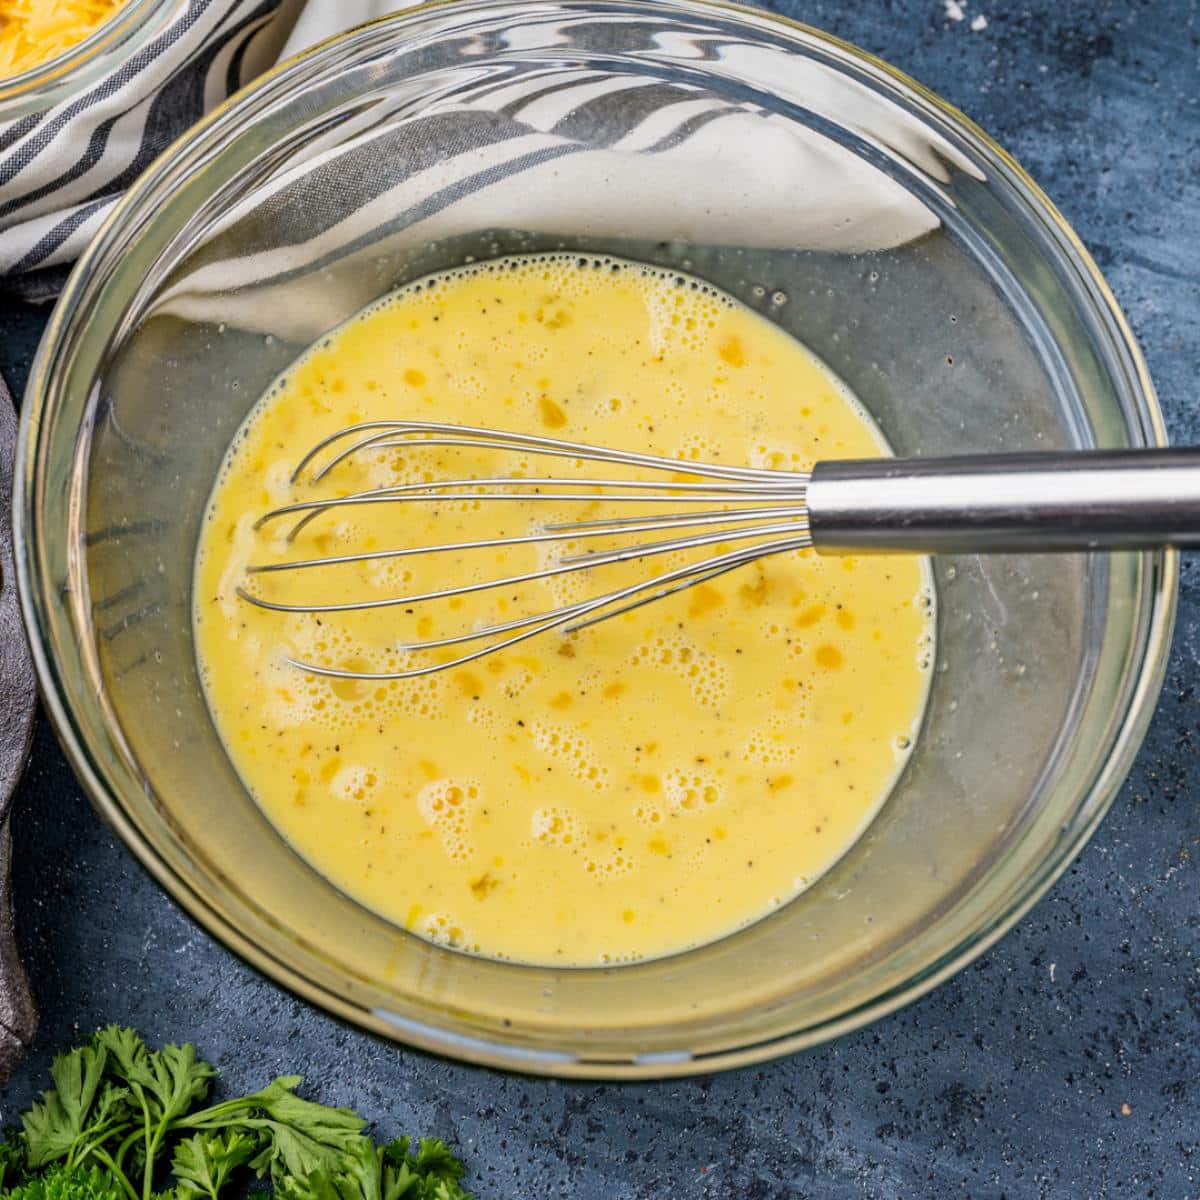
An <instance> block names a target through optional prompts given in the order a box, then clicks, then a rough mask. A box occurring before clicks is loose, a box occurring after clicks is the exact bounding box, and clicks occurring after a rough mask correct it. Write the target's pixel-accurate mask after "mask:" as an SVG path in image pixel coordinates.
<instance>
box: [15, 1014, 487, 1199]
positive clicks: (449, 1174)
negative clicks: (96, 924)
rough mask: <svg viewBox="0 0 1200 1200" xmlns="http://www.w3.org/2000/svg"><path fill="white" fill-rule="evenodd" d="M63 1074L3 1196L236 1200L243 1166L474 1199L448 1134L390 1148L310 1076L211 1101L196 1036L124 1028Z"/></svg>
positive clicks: (307, 1192) (100, 1039)
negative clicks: (314, 1093)
mask: <svg viewBox="0 0 1200 1200" xmlns="http://www.w3.org/2000/svg"><path fill="white" fill-rule="evenodd" d="M50 1075H51V1080H52V1082H53V1085H54V1086H53V1087H52V1088H50V1089H49V1090H47V1091H46V1092H43V1093H42V1096H41V1099H40V1100H39V1101H38V1102H37V1103H35V1104H34V1105H33V1106H32V1107H31V1108H30V1109H29V1111H28V1112H26V1113H24V1114H22V1118H21V1122H22V1130H21V1132H20V1133H16V1134H13V1133H10V1134H9V1135H8V1136H7V1138H6V1139H5V1140H2V1141H0V1200H227V1197H229V1195H230V1191H231V1181H233V1186H236V1181H237V1179H238V1178H239V1176H240V1177H242V1178H247V1177H250V1176H253V1177H257V1178H258V1179H269V1181H270V1183H271V1184H272V1185H273V1187H274V1189H275V1192H276V1195H277V1197H278V1200H470V1197H469V1196H468V1194H467V1193H466V1192H465V1191H464V1190H463V1189H462V1186H461V1184H460V1183H459V1180H460V1179H461V1178H462V1174H463V1166H462V1163H461V1162H460V1161H459V1160H458V1159H457V1158H455V1157H454V1155H453V1154H452V1153H451V1151H450V1150H449V1148H448V1147H447V1146H446V1144H445V1143H444V1142H441V1141H439V1140H437V1139H436V1138H422V1139H421V1140H420V1141H419V1142H418V1143H417V1144H416V1147H415V1149H414V1146H413V1143H412V1142H411V1141H410V1140H409V1139H408V1138H398V1139H397V1140H396V1141H393V1142H390V1143H388V1144H387V1145H384V1146H378V1145H376V1144H375V1142H374V1141H373V1140H372V1139H371V1138H370V1137H368V1136H367V1135H366V1134H365V1133H364V1132H363V1130H364V1128H365V1126H366V1122H365V1121H364V1120H363V1119H362V1117H360V1116H359V1115H358V1114H357V1113H356V1112H354V1111H353V1109H349V1108H330V1107H328V1106H327V1105H324V1104H316V1103H314V1102H313V1101H311V1100H305V1099H304V1098H303V1097H301V1096H298V1095H296V1088H297V1087H298V1086H299V1084H300V1082H301V1080H300V1076H298V1075H281V1076H280V1077H279V1078H278V1079H275V1080H273V1081H272V1082H271V1083H269V1084H268V1085H267V1086H266V1087H265V1088H263V1089H262V1090H261V1091H258V1092H254V1093H252V1094H251V1095H248V1096H237V1097H234V1098H233V1099H230V1100H223V1101H221V1102H220V1103H217V1104H212V1105H208V1106H205V1102H206V1101H207V1100H208V1094H209V1089H210V1087H211V1084H212V1081H213V1080H214V1079H215V1078H216V1075H217V1072H216V1070H215V1069H214V1068H213V1067H212V1066H211V1065H210V1064H209V1063H206V1062H204V1061H203V1060H202V1059H200V1058H198V1057H197V1055H196V1048H195V1047H194V1046H192V1045H191V1044H185V1045H182V1046H174V1045H170V1046H164V1047H163V1048H162V1049H161V1050H150V1049H149V1048H148V1047H147V1046H146V1044H145V1042H143V1041H142V1039H141V1038H140V1037H139V1036H138V1035H137V1034H136V1033H135V1032H134V1031H133V1030H132V1029H121V1028H118V1027H117V1026H116V1025H110V1026H109V1027H108V1028H107V1029H102V1030H101V1031H100V1032H99V1033H97V1034H95V1035H94V1036H93V1037H92V1038H91V1040H90V1041H89V1042H88V1043H86V1044H85V1045H83V1046H80V1047H79V1048H78V1049H75V1050H72V1051H70V1052H69V1053H67V1054H62V1055H59V1056H58V1057H57V1058H56V1059H55V1060H54V1064H53V1066H52V1067H51V1069H50ZM168 1170H169V1173H170V1176H171V1182H170V1183H169V1185H167V1187H166V1188H165V1189H158V1188H156V1184H160V1183H162V1182H164V1177H165V1175H166V1174H167V1171H168Z"/></svg>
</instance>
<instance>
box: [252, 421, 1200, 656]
mask: <svg viewBox="0 0 1200 1200" xmlns="http://www.w3.org/2000/svg"><path fill="white" fill-rule="evenodd" d="M414 446H419V447H430V446H433V447H451V446H453V447H466V448H469V449H471V450H475V451H480V450H486V451H493V450H494V451H496V452H497V453H507V454H516V455H520V456H537V457H542V458H550V459H567V460H571V461H573V462H580V461H583V462H594V463H603V464H611V465H613V466H614V467H620V468H624V469H626V470H627V471H628V470H633V469H636V470H638V471H642V472H648V473H650V474H651V475H652V476H656V477H653V478H651V479H632V478H628V477H626V478H604V479H596V478H583V477H577V478H566V477H555V476H544V477H537V476H534V477H526V476H524V475H521V476H517V475H510V476H498V477H495V478H460V479H441V480H435V481H433V482H423V483H400V484H395V485H391V486H385V487H375V488H370V489H366V490H362V491H358V492H353V493H350V494H348V495H340V496H332V497H331V496H325V497H315V498H312V499H304V500H298V501H296V502H294V503H290V504H285V505H282V506H280V507H278V508H275V509H272V510H271V511H270V512H268V513H266V514H265V515H264V516H262V517H260V518H259V519H258V521H257V523H256V526H255V527H256V528H257V529H262V528H264V527H266V526H269V525H271V524H273V523H275V522H279V521H287V520H289V519H290V520H291V525H290V527H289V528H288V530H287V534H286V539H287V541H288V542H289V543H290V542H292V541H294V540H295V538H296V536H297V535H298V534H299V533H300V532H301V530H303V529H304V528H305V527H306V526H308V525H309V524H310V523H311V522H313V521H315V520H318V519H320V518H321V517H322V516H323V515H325V514H327V513H331V512H341V511H343V510H345V509H353V508H354V507H356V506H360V505H380V504H387V505H406V504H413V503H430V502H438V501H441V502H445V501H446V500H447V499H450V498H458V499H462V498H469V499H471V500H473V501H480V502H486V503H489V504H491V503H496V504H503V503H512V502H523V503H553V504H555V505H561V504H564V503H580V504H586V505H596V504H614V505H621V506H622V509H621V510H620V511H621V512H622V515H608V516H602V517H590V516H589V517H587V518H585V519H580V520H574V521H556V522H553V523H549V524H544V525H541V526H539V527H535V528H534V529H533V530H532V531H531V532H529V533H527V534H523V535H519V536H515V537H502V538H490V539H479V540H474V541H471V540H466V541H457V542H449V543H446V544H442V545H432V546H410V545H399V546H396V547H393V548H388V549H381V550H363V551H360V552H356V553H347V554H336V555H326V556H323V557H317V558H302V559H292V560H288V561H282V562H271V563H263V564H254V565H251V566H249V567H248V568H247V573H248V574H249V575H251V576H263V575H271V574H275V573H278V572H303V571H313V570H320V569H322V568H327V567H330V566H336V565H338V564H345V563H368V562H375V561H380V560H388V559H398V558H408V557H412V556H416V555H436V554H449V553H460V552H466V551H472V550H487V549H496V550H501V549H504V548H507V547H512V546H527V545H537V544H547V543H551V544H552V543H564V542H574V543H578V542H580V541H586V540H587V539H592V538H605V539H609V540H610V541H611V540H613V539H614V538H615V539H618V540H619V542H620V544H618V545H616V546H609V547H606V548H604V549H600V550H597V551H595V552H592V553H588V552H582V553H572V554H569V555H567V556H565V557H561V558H559V559H558V560H556V561H554V562H552V563H550V565H547V566H544V567H542V568H540V569H538V570H533V571H526V572H522V573H520V574H516V575H509V576H506V577H502V578H495V579H488V580H483V581H471V582H466V583H459V584H455V585H450V586H446V587H444V588H439V589H435V590H431V591H424V592H414V593H412V594H408V595H396V596H384V597H377V598H371V599H365V600H353V599H351V600H346V601H343V602H337V603H322V604H305V603H286V604H285V603H280V602H276V601H272V600H270V599H267V598H264V597H263V596H261V595H257V594H255V593H254V592H253V591H251V590H248V589H247V588H246V587H240V588H239V589H238V595H239V596H240V597H241V598H242V599H243V600H245V601H247V602H248V603H250V604H254V605H257V606H259V607H261V608H266V609H272V610H275V611H278V612H287V613H339V612H340V613H348V612H361V611H364V610H371V609H386V608H391V607H404V608H409V607H412V606H415V605H418V604H425V603H438V602H448V601H451V600H453V599H454V598H456V597H460V596H464V595H467V594H470V593H476V592H484V591H488V590H491V589H496V588H513V587H517V586H519V585H522V584H528V583H534V582H537V581H539V580H544V579H549V578H552V577H554V576H557V575H564V574H567V573H571V572H577V571H584V570H589V569H591V568H594V567H598V566H603V565H606V564H609V563H617V562H628V561H630V560H635V559H636V560H650V559H653V558H655V557H656V556H661V555H665V554H673V553H677V552H687V551H695V550H704V549H706V548H707V549H710V550H712V551H714V552H712V553H708V554H706V555H704V556H703V557H700V558H698V559H696V560H695V561H691V562H688V563H687V564H685V565H683V566H677V567H673V568H671V569H670V570H666V571H660V572H658V573H656V574H649V575H648V576H647V577H646V578H645V579H642V580H639V581H636V582H634V583H631V584H627V585H625V586H623V587H620V588H616V589H613V590H611V591H607V592H603V593H601V594H599V595H596V596H592V597H589V598H588V599H585V600H579V601H576V602H574V603H570V604H564V605H561V606H560V607H558V608H554V609H550V610H545V611H539V612H534V613H529V614H527V615H525V616H521V617H517V618H514V619H512V620H508V621H503V622H499V623H493V624H487V625H483V626H480V627H476V628H471V629H466V630H464V631H462V632H461V633H458V634H455V635H453V636H450V637H440V638H435V639H430V640H426V641H420V642H415V643H409V644H404V645H397V646H396V647H395V648H396V649H397V650H401V651H405V652H408V653H410V654H412V655H420V654H422V653H425V652H429V651H436V650H442V651H444V650H446V648H448V647H462V648H464V653H462V654H457V653H454V654H453V655H452V656H451V657H449V658H448V659H447V658H445V656H438V660H437V661H434V662H431V663H427V664H425V665H420V666H416V667H413V668H411V669H406V670H401V671H381V672H367V671H357V670H351V669H343V668H338V667H332V666H325V665H322V664H316V663H307V662H301V661H299V660H294V659H293V660H289V661H291V663H292V665H293V666H295V667H298V668H300V669H301V670H304V671H306V672H309V673H312V674H316V675H323V676H331V677H335V678H342V679H360V680H388V679H404V678H412V677H415V676H420V675H427V674H430V673H432V672H435V671H444V670H447V669H448V668H450V667H454V666H459V665H462V664H463V663H467V662H471V661H474V660H476V659H479V658H482V657H484V656H485V655H488V654H494V653H495V652H496V651H498V650H502V649H504V648H505V647H509V646H513V645H515V644H516V643H518V642H523V641H525V640H527V639H529V638H532V637H536V636H538V635H540V634H543V633H549V632H551V631H553V630H558V631H560V632H561V633H573V632H576V631H578V630H580V629H583V628H585V627H586V626H589V625H592V624H595V623H596V622H598V621H603V620H608V619H610V618H612V617H615V616H617V615H619V614H621V613H624V612H629V611H630V610H631V609H634V608H637V607H640V606H641V605H643V604H649V603H651V602H653V601H656V600H660V599H662V598H664V597H666V596H670V595H673V594H675V593H677V592H679V591H682V590H684V589H685V588H690V587H694V586H695V585H697V584H699V583H703V582H705V581H707V580H711V579H714V578H716V577H718V576H720V575H724V574H726V573H727V572H730V571H734V570H737V569H738V568H740V567H744V566H746V565H747V564H749V563H752V562H755V561H758V560H761V559H763V558H766V557H768V556H773V555H778V554H786V553H789V552H791V551H795V550H803V549H808V548H812V549H814V550H815V551H817V552H818V553H821V554H830V553H839V552H841V553H865V552H884V553H918V554H943V553H959V554H961V553H971V554H981V553H1005V552H1020V553H1029V552H1031V551H1086V550H1099V549H1144V548H1149V547H1155V546H1164V545H1177V546H1189V545H1200V449H1190V448H1187V449H1183V448H1181V449H1169V450H1127V451H1074V452H1065V453H1033V454H999V455H979V456H966V457H956V458H915V459H911V458H910V459H904V458H880V459H865V460H835V461H829V462H821V463H818V464H817V465H816V466H815V467H814V468H813V470H812V471H811V472H805V473H800V472H794V471H780V470H769V469H759V468H753V467H740V466H729V465H724V464H717V463H701V462H693V461H687V460H680V459H674V458H667V457H661V456H659V455H653V454H642V453H637V452H634V451H627V450H615V449H610V448H607V447H603V446H594V445H587V444H583V443H579V442H570V441H563V440H560V439H557V438H549V437H542V436H538V435H535V434H524V433H511V432H506V431H503V430H498V429H489V428H482V427H478V426H464V425H449V424H443V423H438V422H432V421H368V422H363V423H360V424H357V425H352V426H349V427H347V428H345V429H342V430H340V431H338V432H337V433H334V434H332V435H331V436H329V437H326V438H323V439H322V440H321V441H320V442H318V443H317V444H316V445H315V446H314V447H313V448H312V449H311V450H310V451H309V452H308V453H307V454H306V455H305V456H304V458H303V459H302V460H301V461H300V463H299V464H298V465H297V467H296V469H295V471H294V472H293V474H292V477H291V480H292V483H293V484H295V485H301V484H307V485H310V486H311V485H316V484H319V483H320V482H321V481H323V480H325V479H326V478H327V477H328V476H329V475H330V474H331V472H334V471H336V469H337V468H338V467H339V466H340V465H341V464H344V463H346V462H347V461H348V460H350V459H351V458H353V457H354V456H355V455H364V454H368V453H375V452H378V451H382V450H395V449H404V448H412V447H414ZM668 475H669V476H670V478H666V477H664V476H668ZM639 505H640V506H641V510H642V511H638V512H636V513H629V514H628V515H626V514H627V510H628V509H632V508H634V507H635V506H639ZM697 506H700V507H699V508H697ZM396 526H397V530H398V531H399V530H402V529H403V526H404V523H403V521H399V520H398V521H397V522H396ZM645 535H662V536H656V537H651V538H647V537H646V536H645ZM624 539H632V540H624ZM468 647H469V648H468Z"/></svg>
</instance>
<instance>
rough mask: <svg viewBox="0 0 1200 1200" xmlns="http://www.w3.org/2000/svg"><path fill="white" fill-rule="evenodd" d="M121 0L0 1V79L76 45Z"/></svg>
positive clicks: (110, 14) (107, 15)
mask: <svg viewBox="0 0 1200 1200" xmlns="http://www.w3.org/2000/svg"><path fill="white" fill-rule="evenodd" d="M123 3H124V0H0V79H3V78H7V77H8V76H11V75H19V74H21V73H22V72H23V71H28V70H30V69H31V68H33V67H37V66H41V64H42V63H44V62H49V61H50V59H52V58H57V57H58V56H59V55H60V54H63V53H65V52H66V51H67V50H70V49H71V47H72V46H75V45H78V44H79V43H80V42H82V41H83V39H84V38H86V37H88V36H89V35H90V34H92V33H93V32H94V31H95V30H96V29H98V28H99V27H100V26H101V25H102V24H103V23H104V22H105V21H107V20H108V18H109V17H111V16H112V15H113V13H115V12H116V11H117V9H118V8H120V7H121V5H122V4H123Z"/></svg>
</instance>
